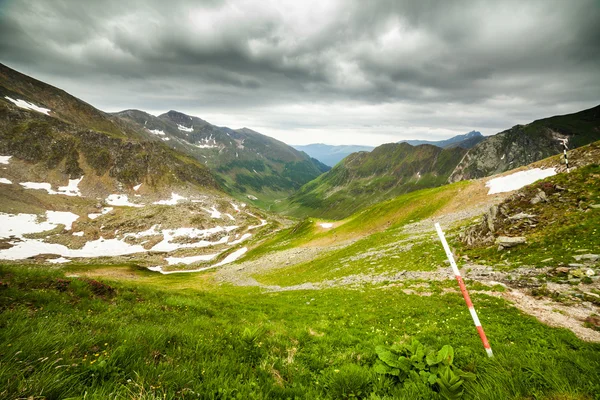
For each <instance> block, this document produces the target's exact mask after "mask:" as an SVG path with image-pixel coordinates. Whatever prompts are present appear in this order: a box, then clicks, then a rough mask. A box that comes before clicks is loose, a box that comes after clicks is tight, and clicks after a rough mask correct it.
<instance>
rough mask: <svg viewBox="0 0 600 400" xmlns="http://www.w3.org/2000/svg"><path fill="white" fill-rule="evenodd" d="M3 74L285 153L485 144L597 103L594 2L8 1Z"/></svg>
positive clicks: (599, 16)
mask: <svg viewBox="0 0 600 400" xmlns="http://www.w3.org/2000/svg"><path fill="white" fill-rule="evenodd" d="M0 62H2V63H4V64H6V65H8V66H10V67H12V68H15V69H17V70H19V71H21V72H24V73H26V74H28V75H31V76H33V77H35V78H38V79H40V80H43V81H45V82H48V83H50V84H53V85H55V86H58V87H60V88H62V89H65V90H67V91H68V92H70V93H71V94H73V95H75V96H77V97H79V98H81V99H83V100H85V101H87V102H89V103H91V104H92V105H94V106H96V107H98V108H100V109H102V110H104V111H119V110H123V109H128V108H137V109H141V110H145V111H147V112H150V113H152V114H155V115H158V114H161V113H163V112H166V111H168V110H170V109H175V110H178V111H182V112H185V113H187V114H191V115H195V116H198V117H201V118H203V119H206V120H208V121H209V122H211V123H213V124H216V125H221V126H229V127H231V128H240V127H244V126H245V127H249V128H252V129H254V130H257V131H259V132H261V133H264V134H266V135H269V136H273V137H276V138H278V139H280V140H283V141H284V142H286V143H289V144H308V143H329V144H369V145H378V144H381V143H385V142H393V141H399V140H402V139H433V140H438V139H443V138H447V137H450V136H453V135H456V134H463V133H466V132H468V131H470V130H473V129H474V130H479V131H481V132H482V133H483V134H485V135H491V134H495V133H497V132H499V131H502V130H504V129H507V128H509V127H511V126H513V125H515V124H518V123H528V122H530V121H532V120H534V119H538V118H543V117H547V116H551V115H556V114H564V113H570V112H575V111H579V110H582V109H585V108H590V107H593V106H595V105H598V104H600V1H599V0H571V1H567V0H559V1H551V0H540V1H523V0H520V1H481V2H478V1H472V0H469V1H426V0H421V1H416V0H415V1H401V0H393V1H385V0H381V1H375V0H374V1H364V0H356V1H350V0H348V1H330V0H318V1H309V0H291V1H287V0H286V1H282V0H273V1H266V0H256V1H245V0H243V1H221V0H207V1H192V0H189V1H174V0H169V1H162V0H159V1H123V0H93V1H82V0H43V1H39V0H19V1H16V0H14V1H13V0H0Z"/></svg>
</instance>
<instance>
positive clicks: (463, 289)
mask: <svg viewBox="0 0 600 400" xmlns="http://www.w3.org/2000/svg"><path fill="white" fill-rule="evenodd" d="M435 229H436V231H437V234H438V236H439V237H440V240H441V242H442V246H444V250H445V251H446V256H447V257H448V261H450V266H451V267H452V271H454V275H455V276H456V280H457V281H458V286H459V287H460V291H461V292H462V295H463V297H464V298H465V302H466V303H467V307H469V312H470V313H471V317H473V322H474V323H475V327H476V328H477V333H479V337H480V338H481V343H483V347H484V348H485V351H486V353H487V355H488V357H494V353H492V348H491V347H490V343H489V342H488V340H487V337H486V336H485V332H484V331H483V327H482V326H481V322H479V317H477V312H476V311H475V307H473V303H472V302H471V297H469V292H467V287H466V286H465V282H464V281H463V279H462V276H461V275H460V271H459V270H458V267H457V266H456V262H454V256H453V255H452V252H451V251H450V247H449V246H448V242H446V237H445V236H444V232H442V228H441V227H440V224H438V223H437V222H436V223H435Z"/></svg>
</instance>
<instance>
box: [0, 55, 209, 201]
mask: <svg viewBox="0 0 600 400" xmlns="http://www.w3.org/2000/svg"><path fill="white" fill-rule="evenodd" d="M0 155H3V156H6V157H9V156H10V157H11V158H12V161H11V162H12V163H14V162H17V163H20V169H19V171H18V174H19V178H20V180H21V181H23V180H34V181H36V182H40V181H42V182H46V183H49V184H51V185H55V186H58V185H64V184H66V183H67V181H68V179H78V178H80V177H81V176H85V177H86V179H85V180H84V181H83V182H82V187H83V188H84V191H86V192H87V193H88V194H89V195H93V196H106V195H109V194H114V193H118V191H121V190H131V188H133V186H136V185H139V184H140V183H146V184H147V186H148V187H149V188H150V191H149V192H148V193H150V192H154V193H156V195H159V194H160V193H162V192H170V190H171V189H173V188H174V187H182V188H183V187H186V188H188V189H189V190H196V191H204V190H210V191H213V190H218V187H219V185H218V183H217V182H216V180H215V178H214V177H213V175H212V174H211V173H210V171H209V170H208V168H206V166H204V165H203V164H202V163H199V162H198V161H196V160H194V159H192V158H190V157H187V156H184V155H182V154H178V153H176V152H174V151H173V150H172V149H170V148H169V147H167V146H166V145H164V144H163V143H162V142H155V141H145V140H144V137H143V135H141V134H140V133H139V132H137V131H136V130H133V129H131V128H130V127H128V126H127V124H125V123H124V122H123V121H122V120H121V119H119V118H116V117H113V116H111V115H109V114H107V113H104V112H102V111H100V110H97V109H96V108H94V107H93V106H91V105H89V104H87V103H85V102H83V101H81V100H79V99H77V98H75V97H73V96H71V95H69V94H68V93H66V92H64V91H63V90H60V89H57V88H55V87H53V86H51V85H48V84H45V83H43V82H40V81H38V80H36V79H33V78H31V77H28V76H26V75H23V74H21V73H19V72H17V71H14V70H12V69H10V68H8V67H6V66H4V65H1V64H0Z"/></svg>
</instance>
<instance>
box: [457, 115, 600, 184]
mask: <svg viewBox="0 0 600 400" xmlns="http://www.w3.org/2000/svg"><path fill="white" fill-rule="evenodd" d="M565 139H566V140H568V146H569V148H570V149H573V148H576V147H579V146H583V145H585V144H588V143H592V142H594V141H597V140H600V106H597V107H594V108H592V109H589V110H585V111H581V112H578V113H575V114H569V115H564V116H556V117H552V118H547V119H542V120H538V121H534V122H532V123H531V124H528V125H516V126H514V127H512V128H511V129H508V130H506V131H504V132H501V133H498V134H497V135H494V136H490V137H487V138H486V139H485V140H483V141H482V142H480V143H479V144H477V145H476V146H475V147H473V148H472V149H470V150H469V152H468V153H467V154H466V155H465V156H464V158H463V159H462V160H461V162H460V163H459V164H458V165H457V166H456V168H455V169H454V171H453V172H452V174H451V175H450V177H449V178H448V182H458V181H461V180H465V179H476V178H482V177H485V176H490V175H495V174H499V173H501V172H504V171H508V170H511V169H513V168H517V167H520V166H523V165H528V164H531V163H533V162H535V161H538V160H541V159H544V158H546V157H550V156H552V155H555V154H559V153H561V152H562V151H563V146H562V142H561V141H562V140H565Z"/></svg>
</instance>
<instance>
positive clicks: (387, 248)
mask: <svg viewBox="0 0 600 400" xmlns="http://www.w3.org/2000/svg"><path fill="white" fill-rule="evenodd" d="M402 239H405V236H404V235H402V234H396V235H394V234H392V233H391V232H390V231H386V232H382V233H376V234H373V235H370V236H368V237H367V238H365V239H362V240H360V241H358V242H356V243H354V244H352V245H350V246H347V247H344V248H342V249H340V250H337V251H332V252H328V253H325V254H324V255H322V256H320V257H318V258H316V259H313V260H311V261H308V262H305V263H301V264H297V265H293V266H290V267H285V268H280V269H275V270H273V271H270V272H268V273H265V274H261V275H256V276H254V278H256V279H257V280H258V281H259V282H261V283H264V284H269V285H280V286H289V285H296V284H301V283H305V282H313V283H314V282H321V281H324V280H327V279H336V278H342V277H344V276H349V275H355V274H370V275H372V274H394V273H397V272H401V271H432V270H436V269H437V268H438V267H440V266H442V265H444V264H443V260H444V259H445V256H444V253H443V250H442V248H441V246H440V245H439V244H438V242H437V241H436V240H435V239H434V238H433V237H424V238H422V239H421V240H420V241H419V242H416V241H407V242H404V241H403V240H402ZM396 240H397V241H398V242H397V243H396ZM404 246H407V247H410V248H409V249H405V248H404Z"/></svg>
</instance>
